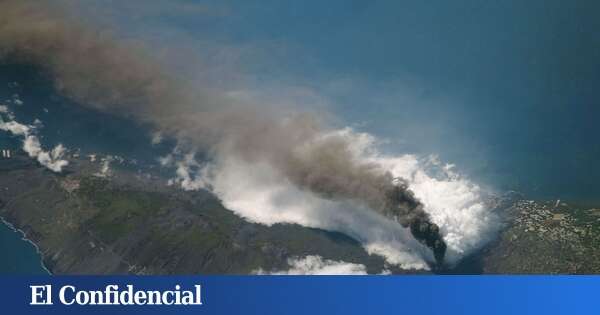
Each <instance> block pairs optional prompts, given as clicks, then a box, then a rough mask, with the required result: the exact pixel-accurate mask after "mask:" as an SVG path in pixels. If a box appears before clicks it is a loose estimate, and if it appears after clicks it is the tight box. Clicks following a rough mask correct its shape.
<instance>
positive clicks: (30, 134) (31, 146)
mask: <svg viewBox="0 0 600 315" xmlns="http://www.w3.org/2000/svg"><path fill="white" fill-rule="evenodd" d="M0 113H4V114H5V115H6V116H7V118H9V119H13V118H14V115H12V113H11V112H10V111H9V110H8V108H0ZM36 121H38V123H37V125H41V121H39V120H36ZM0 130H3V131H6V132H10V133H11V134H13V135H15V136H20V137H23V151H25V152H27V154H28V155H29V156H30V157H31V158H34V159H36V160H37V161H38V162H39V163H40V164H42V165H43V166H45V167H47V168H48V169H49V170H51V171H53V172H57V173H59V172H61V171H62V169H63V168H64V167H65V166H67V165H68V164H69V161H67V160H65V159H63V157H64V155H65V152H66V148H65V147H64V146H63V145H62V144H58V145H57V146H55V147H54V148H53V149H52V150H51V151H49V152H47V151H44V150H43V149H42V145H41V143H40V140H39V138H38V137H37V136H36V135H35V131H36V126H34V125H24V124H21V123H19V122H16V121H14V120H11V121H8V122H5V121H4V120H3V119H2V117H0Z"/></svg>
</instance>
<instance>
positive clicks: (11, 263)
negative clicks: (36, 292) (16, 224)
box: [0, 222, 48, 275]
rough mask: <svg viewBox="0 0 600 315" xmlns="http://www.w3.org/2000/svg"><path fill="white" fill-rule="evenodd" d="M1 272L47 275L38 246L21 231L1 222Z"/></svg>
mask: <svg viewBox="0 0 600 315" xmlns="http://www.w3.org/2000/svg"><path fill="white" fill-rule="evenodd" d="M0 252H2V253H3V255H2V259H0V274H10V275H47V274H48V271H47V270H46V269H45V268H44V266H43V265H42V261H41V256H40V254H39V253H38V252H37V249H36V247H35V246H34V245H33V244H32V243H31V242H29V241H27V240H24V239H23V234H22V233H21V232H18V231H15V230H13V229H12V228H11V227H10V226H8V225H7V224H4V223H2V222H0Z"/></svg>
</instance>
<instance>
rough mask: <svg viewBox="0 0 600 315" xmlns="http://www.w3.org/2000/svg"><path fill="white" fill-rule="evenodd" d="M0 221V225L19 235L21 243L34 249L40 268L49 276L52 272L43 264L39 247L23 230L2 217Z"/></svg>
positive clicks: (42, 255)
mask: <svg viewBox="0 0 600 315" xmlns="http://www.w3.org/2000/svg"><path fill="white" fill-rule="evenodd" d="M0 221H2V223H3V224H4V225H6V226H7V227H8V228H9V229H11V230H12V231H13V232H17V233H20V234H21V240H22V241H25V242H27V243H29V244H31V245H33V247H34V248H35V251H36V253H37V254H38V255H39V256H40V266H41V267H42V269H44V270H45V271H46V272H47V273H48V275H50V276H51V275H52V272H51V271H50V270H49V269H48V268H47V267H46V265H45V264H44V253H42V251H41V250H40V247H39V246H38V245H37V244H36V243H35V242H34V241H32V240H30V239H29V238H27V234H26V233H25V231H23V230H21V229H19V228H17V227H15V226H14V224H12V223H10V222H8V221H6V220H5V219H4V217H2V216H0Z"/></svg>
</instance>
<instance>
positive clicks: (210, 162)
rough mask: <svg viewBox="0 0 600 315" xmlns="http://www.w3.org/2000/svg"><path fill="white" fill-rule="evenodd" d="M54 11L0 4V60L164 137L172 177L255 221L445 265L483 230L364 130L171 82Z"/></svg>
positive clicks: (439, 186)
mask: <svg viewBox="0 0 600 315" xmlns="http://www.w3.org/2000/svg"><path fill="white" fill-rule="evenodd" d="M62 9H63V8H60V7H56V6H52V5H51V4H49V3H44V4H40V3H39V2H36V1H29V0H19V1H17V0H5V1H2V2H0V60H2V61H5V62H18V63H29V64H32V65H34V66H36V67H38V68H40V69H42V70H44V71H45V72H46V73H47V74H49V76H50V77H52V78H53V79H54V82H55V86H56V88H57V90H58V91H60V92H62V93H63V94H64V95H66V96H68V97H70V98H72V99H74V100H76V101H77V102H78V103H79V104H81V105H82V106H88V107H92V108H94V109H97V110H100V111H104V112H108V113H111V114H113V115H118V116H123V117H128V118H132V119H136V120H137V121H139V122H142V123H144V124H145V125H150V126H152V127H153V129H155V131H157V132H160V133H161V134H162V135H164V136H165V137H169V138H172V139H175V140H176V141H177V142H178V144H179V145H178V148H179V150H180V151H181V152H184V153H183V154H182V156H175V157H171V158H167V159H165V160H163V162H164V163H165V164H166V165H171V166H173V167H175V174H176V177H175V178H174V179H172V181H171V184H179V185H181V187H182V188H183V189H186V190H194V189H211V190H212V191H214V192H215V193H217V194H218V195H219V197H221V199H222V200H223V201H224V203H225V205H226V206H228V207H229V208H231V209H232V210H233V211H235V212H236V213H238V214H239V215H241V216H243V217H245V218H247V219H249V220H253V221H256V222H260V223H265V224H271V223H272V222H276V221H277V222H296V223H299V224H303V225H307V226H314V227H320V228H324V229H328V230H335V231H341V232H344V233H346V234H348V235H350V236H352V237H354V238H356V239H357V240H359V241H360V242H361V243H363V245H364V246H365V248H367V250H370V251H372V252H376V253H378V254H381V255H385V256H386V258H387V259H389V260H390V261H396V263H397V264H400V265H402V266H405V267H407V268H417V267H418V268H426V264H427V263H438V264H441V263H445V261H444V260H445V259H450V262H451V263H452V262H454V261H455V259H457V258H456V257H460V256H461V255H464V253H466V252H468V251H469V250H471V249H472V248H475V247H477V246H480V244H481V242H482V240H483V239H485V237H484V236H482V235H484V234H486V233H488V232H489V231H490V230H489V229H488V228H487V226H488V225H489V222H488V221H486V220H483V221H482V220H480V219H476V218H475V219H474V218H473V216H484V217H486V218H490V220H489V221H493V220H492V217H491V216H490V215H489V214H488V213H486V212H485V210H484V206H481V205H480V201H479V194H478V190H477V188H476V187H475V186H472V185H471V184H470V183H468V182H467V181H460V180H456V179H446V180H440V179H436V178H434V177H431V176H429V175H428V174H427V172H426V171H424V170H422V167H421V166H415V165H417V164H418V160H417V159H416V158H415V157H410V156H397V157H393V156H391V157H390V156H383V155H381V154H379V153H378V152H377V150H376V146H375V145H374V144H372V142H373V141H374V140H373V139H374V138H373V137H370V136H368V135H364V134H357V133H354V132H352V131H350V130H348V129H345V130H344V129H342V130H341V131H340V130H338V128H334V127H331V122H329V121H327V120H326V119H327V118H328V117H329V115H328V113H326V112H325V111H323V110H322V109H316V110H315V111H308V110H300V111H299V110H298V109H305V107H304V106H303V104H300V106H291V107H289V106H285V105H282V104H271V103H269V102H264V101H263V100H260V99H257V98H255V97H253V94H255V93H232V91H230V90H228V89H226V88H218V87H215V86H214V85H211V84H210V82H200V83H199V82H193V84H192V83H191V82H187V81H186V80H182V79H181V78H180V77H178V76H177V75H176V74H174V73H170V72H169V71H168V70H167V69H165V67H164V66H162V65H160V64H157V63H156V62H155V59H154V58H153V57H151V56H150V54H149V53H147V52H148V51H149V50H148V49H144V47H143V45H141V44H139V43H135V42H132V41H129V40H119V39H116V38H115V37H114V36H111V35H110V33H109V32H105V31H103V30H98V29H95V28H94V27H93V26H91V25H89V24H86V23H85V21H82V20H81V19H78V18H77V16H72V15H68V14H66V13H65V12H64V11H63V10H62ZM209 70H211V69H207V71H208V73H211V72H210V71H209ZM204 83H206V84H204ZM303 94H304V93H303ZM292 103H293V102H292ZM13 128H14V126H13ZM196 153H199V154H201V155H202V157H203V160H202V161H201V162H198V161H197V160H196ZM49 157H50V158H52V155H49ZM411 165H412V167H413V168H412V169H411V168H410V167H411ZM436 193H444V194H457V195H456V196H444V197H436V196H435V194H436ZM457 207H459V208H457ZM447 243H448V244H447ZM447 251H449V252H450V253H451V255H450V257H449V258H446V257H445V256H446V252H447Z"/></svg>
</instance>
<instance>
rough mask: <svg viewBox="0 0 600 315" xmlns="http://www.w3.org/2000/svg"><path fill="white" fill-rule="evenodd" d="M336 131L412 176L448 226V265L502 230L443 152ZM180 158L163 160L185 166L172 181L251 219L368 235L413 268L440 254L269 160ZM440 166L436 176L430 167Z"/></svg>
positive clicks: (364, 154) (379, 251) (367, 155)
mask: <svg viewBox="0 0 600 315" xmlns="http://www.w3.org/2000/svg"><path fill="white" fill-rule="evenodd" d="M334 134H335V136H338V137H343V138H345V139H346V140H347V142H348V143H352V147H351V150H352V154H353V156H354V158H355V159H358V160H361V161H364V162H365V163H369V164H372V165H377V166H378V167H381V168H383V169H386V170H388V171H390V172H391V173H392V174H393V176H394V177H399V178H403V179H404V180H405V181H406V182H407V183H408V185H409V187H410V189H411V190H412V191H413V192H414V193H415V196H416V197H417V198H418V199H419V200H420V201H421V202H422V203H423V204H424V210H425V211H426V212H427V213H428V214H429V215H430V216H431V219H432V221H433V222H434V223H435V224H437V225H438V226H439V227H440V232H441V234H442V236H443V238H444V240H445V241H446V242H447V244H448V250H447V254H446V262H447V263H448V264H450V265H452V264H455V263H456V262H457V261H458V260H459V259H460V258H462V257H464V256H465V255H467V254H469V253H471V252H472V251H473V250H475V249H477V248H479V247H480V246H481V245H483V244H484V243H485V242H487V241H488V240H489V239H490V238H491V237H492V236H493V235H494V234H495V232H496V231H497V229H498V227H499V225H498V222H499V220H498V217H497V216H496V214H494V213H493V212H491V211H490V210H489V207H486V205H485V202H484V198H483V193H482V191H481V189H480V188H479V187H478V186H477V185H475V184H473V183H471V182H470V181H469V180H467V179H465V178H463V177H461V176H459V175H458V174H456V173H455V172H453V171H452V166H451V165H441V163H439V161H438V160H437V159H435V158H430V159H427V160H424V161H423V160H420V159H418V158H417V157H416V156H414V155H402V156H388V155H384V154H381V153H380V152H379V151H378V150H377V141H376V139H375V138H374V137H372V136H371V135H369V134H366V133H357V132H354V131H352V130H351V129H343V130H339V131H335V132H334ZM325 136H327V135H325ZM180 157H181V161H176V160H177V156H176V155H169V156H168V157H167V158H165V159H163V162H165V165H169V164H170V165H175V166H176V167H177V177H176V178H174V179H172V180H171V183H179V184H180V185H181V187H182V188H184V189H199V188H207V189H210V190H212V191H213V192H215V193H216V194H217V195H218V196H219V197H220V198H221V199H222V200H223V203H224V205H225V206H226V207H227V208H228V209H231V210H232V211H234V212H235V213H237V214H238V215H240V216H241V217H244V218H245V219H247V220H249V221H252V222H257V223H262V224H266V225H272V224H275V223H296V224H300V225H303V226H307V227H313V228H321V229H325V230H329V231H337V232H341V233H344V234H347V235H349V236H351V237H353V238H355V239H356V240H358V241H359V242H361V243H362V244H363V246H364V248H365V249H366V250H367V251H368V252H369V253H371V254H376V255H380V256H382V257H384V258H385V259H386V261H387V262H388V263H389V264H393V265H398V266H400V267H402V268H405V269H428V264H427V262H431V261H432V260H433V257H432V255H431V252H430V251H429V250H427V248H426V247H425V246H423V245H422V244H421V243H420V242H417V241H416V240H415V239H414V238H413V237H412V236H411V233H410V231H409V229H407V228H403V227H402V226H401V225H399V224H397V223H396V222H394V221H392V220H390V219H388V218H386V217H384V216H383V215H381V214H379V213H376V212H373V211H370V210H369V209H368V208H367V207H364V206H360V205H359V204H357V203H355V202H349V201H339V200H330V199H326V198H322V197H319V196H317V195H315V194H313V193H311V192H309V191H306V190H302V189H299V188H298V187H297V186H296V185H294V184H293V183H291V182H290V181H289V180H288V179H286V177H285V176H284V175H283V174H281V173H280V172H278V170H277V169H275V168H273V167H272V166H270V165H269V164H267V163H247V162H245V161H243V160H241V159H238V158H236V157H235V156H222V157H219V158H218V159H217V160H216V161H217V162H215V163H211V164H206V165H203V166H202V167H201V166H200V164H199V163H198V162H196V161H195V160H194V158H193V155H191V154H187V155H183V156H181V155H180ZM433 171H437V172H435V173H437V174H436V176H433V175H431V174H430V173H433Z"/></svg>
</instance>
